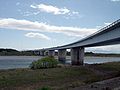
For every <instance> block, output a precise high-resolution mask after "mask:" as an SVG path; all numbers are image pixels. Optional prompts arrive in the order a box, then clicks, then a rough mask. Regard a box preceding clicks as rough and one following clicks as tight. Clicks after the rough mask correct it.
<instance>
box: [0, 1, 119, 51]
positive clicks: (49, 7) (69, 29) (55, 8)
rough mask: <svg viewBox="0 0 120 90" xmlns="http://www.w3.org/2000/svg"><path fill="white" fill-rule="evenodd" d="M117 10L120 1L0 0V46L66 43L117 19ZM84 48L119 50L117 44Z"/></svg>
mask: <svg viewBox="0 0 120 90" xmlns="http://www.w3.org/2000/svg"><path fill="white" fill-rule="evenodd" d="M119 9H120V0H0V48H13V49H17V50H32V49H41V48H48V47H54V46H61V45H66V44H69V43H72V42H75V41H78V40H80V39H82V38H84V37H86V36H88V35H90V34H92V33H94V32H96V31H98V30H100V29H101V28H103V27H104V26H106V25H109V24H110V23H112V22H114V21H116V20H118V19H120V12H119ZM86 51H91V52H105V53H120V45H112V46H102V47H93V48H86Z"/></svg>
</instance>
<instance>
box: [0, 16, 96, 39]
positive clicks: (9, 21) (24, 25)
mask: <svg viewBox="0 0 120 90" xmlns="http://www.w3.org/2000/svg"><path fill="white" fill-rule="evenodd" d="M0 28H7V29H16V30H27V31H39V32H50V33H62V34H65V35H68V36H74V37H75V36H77V37H86V36H87V35H90V34H92V33H94V32H95V31H97V29H95V28H93V29H92V28H91V29H90V28H78V27H65V26H54V25H49V24H46V23H43V22H41V23H39V22H32V21H28V20H17V19H14V18H6V19H0Z"/></svg>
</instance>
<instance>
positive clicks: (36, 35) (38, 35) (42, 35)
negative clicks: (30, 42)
mask: <svg viewBox="0 0 120 90" xmlns="http://www.w3.org/2000/svg"><path fill="white" fill-rule="evenodd" d="M25 36H26V37H29V38H39V39H46V40H50V38H49V37H47V36H45V35H44V34H41V33H33V32H30V33H27V34H25Z"/></svg>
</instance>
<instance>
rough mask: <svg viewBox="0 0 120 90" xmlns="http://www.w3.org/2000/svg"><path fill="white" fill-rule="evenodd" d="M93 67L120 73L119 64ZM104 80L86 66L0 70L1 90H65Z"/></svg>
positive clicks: (102, 76) (103, 77)
mask: <svg viewBox="0 0 120 90" xmlns="http://www.w3.org/2000/svg"><path fill="white" fill-rule="evenodd" d="M93 67H96V68H97V69H98V70H99V69H100V71H101V70H103V71H104V72H111V71H112V72H111V73H112V74H114V73H115V74H116V72H117V74H118V73H119V72H120V70H119V69H120V62H112V63H105V64H100V65H93ZM112 74H110V75H112ZM106 76H107V75H106ZM106 78H107V77H105V75H99V74H98V73H96V72H94V71H92V70H91V69H89V68H88V67H87V66H84V67H83V66H80V67H74V66H68V67H62V68H50V69H37V70H31V69H11V70H0V88H1V89H2V88H3V90H9V89H10V90H16V88H17V90H47V89H41V88H42V87H44V86H46V87H50V88H51V89H53V90H66V89H68V88H74V87H78V86H80V85H85V84H88V83H92V82H96V81H100V80H103V79H106ZM18 88H20V89H18ZM48 90H49V89H48Z"/></svg>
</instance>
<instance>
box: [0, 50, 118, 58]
mask: <svg viewBox="0 0 120 90" xmlns="http://www.w3.org/2000/svg"><path fill="white" fill-rule="evenodd" d="M55 55H58V52H55ZM67 55H68V56H70V52H68V51H67ZM0 56H39V53H35V52H34V50H28V51H18V50H15V49H3V48H1V49H0ZM85 56H98V57H120V54H106V53H93V52H85Z"/></svg>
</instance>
